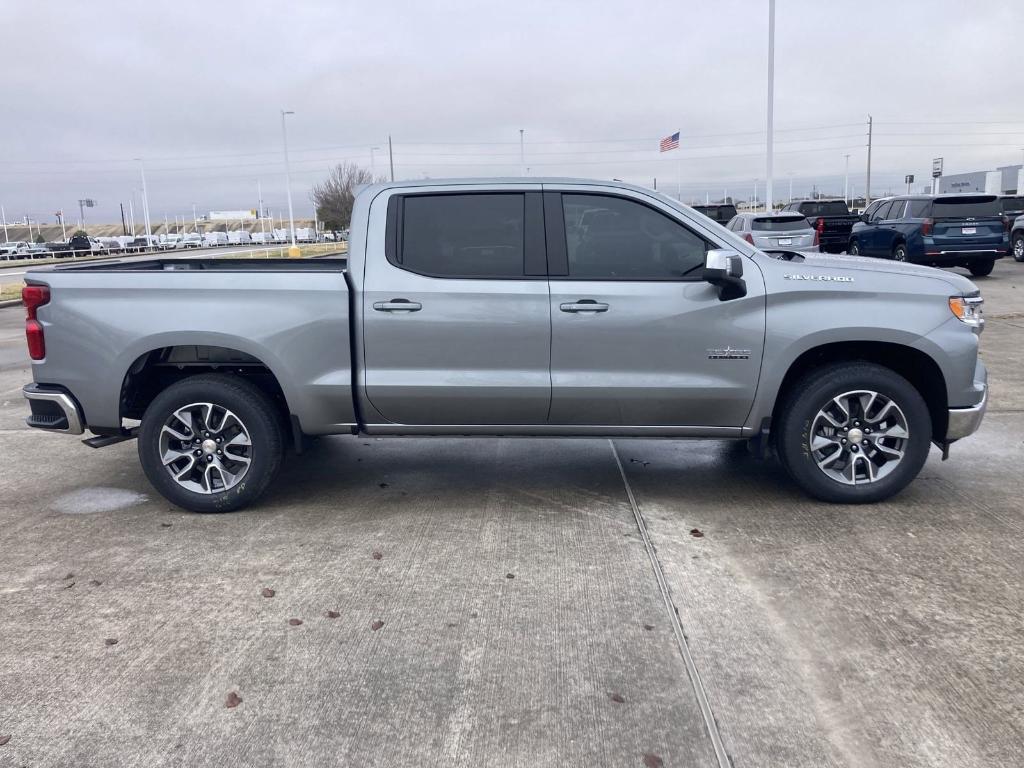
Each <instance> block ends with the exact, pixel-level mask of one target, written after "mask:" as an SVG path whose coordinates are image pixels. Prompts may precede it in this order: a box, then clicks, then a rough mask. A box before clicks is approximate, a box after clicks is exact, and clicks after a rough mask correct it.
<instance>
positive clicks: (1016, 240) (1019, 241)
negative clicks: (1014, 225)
mask: <svg viewBox="0 0 1024 768" xmlns="http://www.w3.org/2000/svg"><path fill="white" fill-rule="evenodd" d="M1013 258H1014V260H1016V261H1024V232H1017V233H1016V234H1015V235H1014V236H1013Z"/></svg>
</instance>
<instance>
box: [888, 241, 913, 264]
mask: <svg viewBox="0 0 1024 768" xmlns="http://www.w3.org/2000/svg"><path fill="white" fill-rule="evenodd" d="M892 260H893V261H902V262H904V263H905V262H908V261H910V257H909V256H908V255H907V244H906V243H896V245H894V246H893V247H892Z"/></svg>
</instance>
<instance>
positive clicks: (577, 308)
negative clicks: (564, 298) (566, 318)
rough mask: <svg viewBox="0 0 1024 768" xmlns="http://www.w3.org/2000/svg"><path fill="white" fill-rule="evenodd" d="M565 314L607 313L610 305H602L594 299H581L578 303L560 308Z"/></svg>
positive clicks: (571, 303)
mask: <svg viewBox="0 0 1024 768" xmlns="http://www.w3.org/2000/svg"><path fill="white" fill-rule="evenodd" d="M558 308H559V309H560V310H562V311H563V312H607V311H608V305H607V304H602V303H601V302H599V301H594V300H593V299H580V300H579V301H576V302H568V303H566V304H560V305H559V306H558Z"/></svg>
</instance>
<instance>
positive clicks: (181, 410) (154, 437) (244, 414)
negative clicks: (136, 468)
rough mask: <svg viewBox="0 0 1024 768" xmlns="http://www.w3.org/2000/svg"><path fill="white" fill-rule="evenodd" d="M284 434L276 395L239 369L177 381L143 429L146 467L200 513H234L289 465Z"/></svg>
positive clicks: (170, 495)
mask: <svg viewBox="0 0 1024 768" xmlns="http://www.w3.org/2000/svg"><path fill="white" fill-rule="evenodd" d="M283 453H284V439H283V434H282V427H281V420H280V418H279V415H278V412H277V409H276V408H275V407H274V404H273V403H272V402H271V400H270V399H269V398H268V397H267V396H266V395H265V394H264V393H263V392H262V391H261V390H260V389H259V388H258V387H256V386H255V385H253V384H251V383H250V382H248V381H245V380H244V379H241V378H239V377H237V376H227V375H222V374H203V375H199V376H190V377H188V378H187V379H182V380H181V381H179V382H177V383H176V384H172V385H171V386H170V387H168V388H167V389H165V390H164V391H163V392H161V393H160V394H159V395H157V396H156V398H155V399H154V400H153V402H152V403H150V405H149V407H148V408H147V409H146V412H145V414H144V415H143V417H142V425H141V427H140V429H139V460H140V461H141V462H142V469H143V470H144V471H145V473H146V477H147V478H149V482H150V483H152V484H153V487H154V488H156V490H158V491H159V492H160V493H161V494H162V495H163V496H164V497H165V498H166V499H167V500H168V501H170V502H172V503H173V504H176V505H178V506H179V507H184V508H185V509H188V510H191V511H193V512H231V511H233V510H236V509H241V508H242V507H244V506H247V505H248V504H251V503H252V502H253V501H255V500H256V499H257V498H258V497H259V496H260V495H261V494H262V493H263V492H264V491H265V490H266V488H267V486H268V485H269V484H270V481H271V480H272V479H273V477H274V475H275V474H276V473H277V471H278V469H279V468H280V466H281V460H282V457H283Z"/></svg>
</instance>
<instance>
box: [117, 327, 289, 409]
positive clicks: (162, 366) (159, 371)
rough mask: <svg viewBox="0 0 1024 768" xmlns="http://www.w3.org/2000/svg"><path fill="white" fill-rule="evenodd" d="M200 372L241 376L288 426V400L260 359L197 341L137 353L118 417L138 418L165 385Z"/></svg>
mask: <svg viewBox="0 0 1024 768" xmlns="http://www.w3.org/2000/svg"><path fill="white" fill-rule="evenodd" d="M200 373H222V374H229V375H234V376H242V377H244V378H245V379H246V381H249V382H251V383H252V384H255V385H256V386H257V387H259V388H260V390H262V391H263V392H264V393H265V394H266V395H267V396H268V397H269V398H270V400H271V402H273V403H274V404H275V405H277V407H278V409H279V410H280V413H281V417H282V419H283V424H284V425H285V427H286V428H287V427H288V419H289V410H288V402H287V400H286V399H285V396H284V392H283V390H282V389H281V385H280V383H279V382H278V380H277V377H276V376H274V374H273V372H272V371H271V370H270V368H269V367H268V366H267V365H266V364H265V363H264V362H263V361H262V360H259V359H257V358H255V357H253V356H252V355H249V354H246V353H245V352H240V351H238V350H237V349H229V348H228V347H211V346H196V345H187V346H176V347H162V348H160V349H154V350H152V351H150V352H147V353H145V354H144V355H140V356H139V357H138V358H137V359H136V360H135V362H134V363H132V365H131V367H130V368H129V369H128V372H127V373H126V374H125V377H124V381H123V382H122V384H121V403H120V415H121V418H122V419H141V418H142V415H143V414H144V413H145V412H146V408H147V407H149V404H150V403H151V402H153V399H154V398H155V397H156V396H157V395H159V394H160V393H161V392H163V391H164V390H165V389H167V387H169V386H171V385H172V384H174V383H176V382H178V381H181V380H182V379H185V378H188V377H189V376H196V375H198V374H200Z"/></svg>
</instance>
